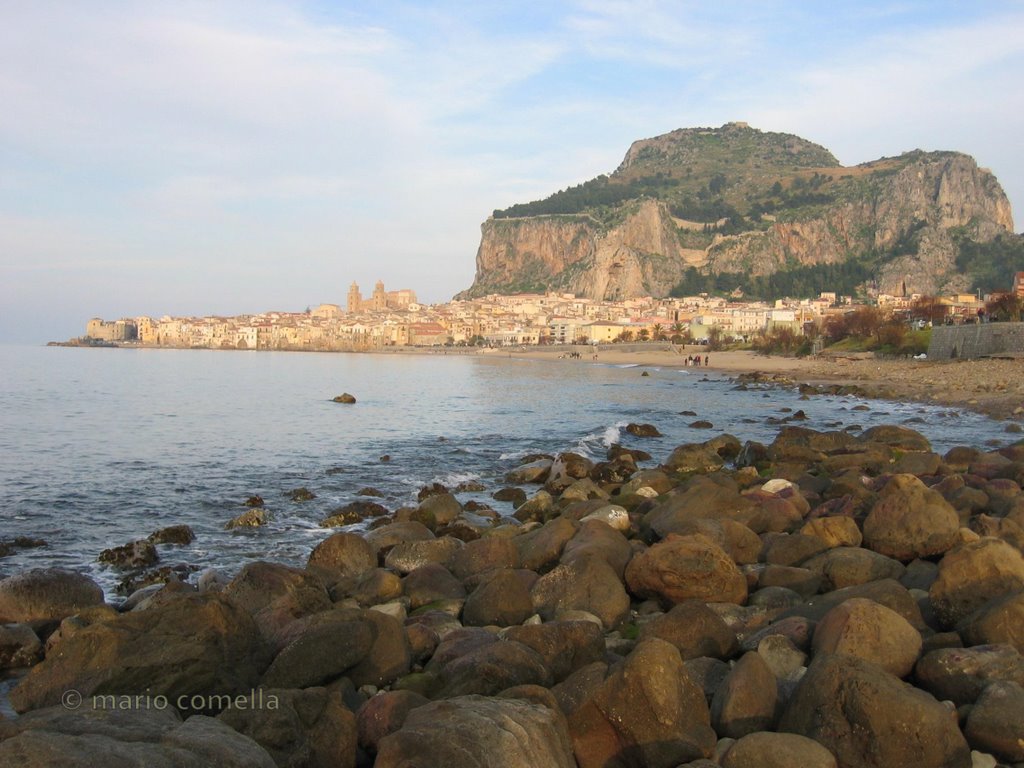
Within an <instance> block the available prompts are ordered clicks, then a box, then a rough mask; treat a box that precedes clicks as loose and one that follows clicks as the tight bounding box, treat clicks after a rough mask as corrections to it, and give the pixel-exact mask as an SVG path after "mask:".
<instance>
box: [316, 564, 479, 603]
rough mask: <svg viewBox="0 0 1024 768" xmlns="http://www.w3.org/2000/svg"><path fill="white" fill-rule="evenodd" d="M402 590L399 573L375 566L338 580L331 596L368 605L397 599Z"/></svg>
mask: <svg viewBox="0 0 1024 768" xmlns="http://www.w3.org/2000/svg"><path fill="white" fill-rule="evenodd" d="M402 591H403V582H402V579H401V578H400V577H399V576H398V574H397V573H394V572H393V571H389V570H387V569H385V568H373V569H371V570H369V571H363V572H362V573H360V574H359V575H357V576H350V577H348V578H345V579H342V580H341V581H338V582H336V583H335V584H334V585H333V586H332V587H331V590H330V596H331V599H332V600H333V601H334V602H336V603H338V602H341V601H342V600H345V599H346V598H352V599H353V600H355V601H356V602H357V603H359V605H361V606H363V607H367V606H371V605H377V604H378V603H386V602H388V601H390V600H397V599H398V598H399V597H401V596H402ZM463 594H465V593H463ZM410 599H412V598H411V597H410ZM426 602H431V600H427V601H426ZM417 607H418V606H417Z"/></svg>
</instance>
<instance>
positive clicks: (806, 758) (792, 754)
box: [721, 732, 836, 768]
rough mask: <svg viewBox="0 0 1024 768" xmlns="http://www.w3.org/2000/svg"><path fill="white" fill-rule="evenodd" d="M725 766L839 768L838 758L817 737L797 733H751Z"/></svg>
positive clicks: (727, 757) (736, 746) (731, 750)
mask: <svg viewBox="0 0 1024 768" xmlns="http://www.w3.org/2000/svg"><path fill="white" fill-rule="evenodd" d="M721 765H722V768H795V766H800V768H836V758H835V756H834V755H833V754H832V753H831V752H829V751H828V750H827V749H825V747H823V746H821V744H819V743H818V742H816V741H814V740H813V739H808V738H806V737H804V736H798V735H797V734H795V733H767V732H765V733H751V734H749V735H747V736H744V737H743V738H741V739H738V740H737V741H736V743H735V744H733V745H732V746H731V747H729V750H728V751H727V752H726V753H725V756H724V757H723V758H722V763H721Z"/></svg>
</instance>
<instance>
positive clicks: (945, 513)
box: [864, 475, 960, 562]
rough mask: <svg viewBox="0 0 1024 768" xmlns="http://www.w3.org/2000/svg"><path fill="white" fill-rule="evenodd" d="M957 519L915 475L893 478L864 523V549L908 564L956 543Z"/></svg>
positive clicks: (945, 502) (942, 550) (879, 495)
mask: <svg viewBox="0 0 1024 768" xmlns="http://www.w3.org/2000/svg"><path fill="white" fill-rule="evenodd" d="M959 528H960V518H959V517H958V516H957V514H956V510H955V509H953V507H951V506H950V505H949V503H948V502H947V501H946V500H945V499H944V498H942V495H941V494H940V493H938V492H937V491H934V490H932V489H930V488H928V487H926V486H925V484H924V483H922V482H921V481H920V480H919V479H918V478H916V477H915V476H914V475H893V477H892V478H891V479H890V480H889V482H888V483H886V484H885V487H884V488H882V490H881V492H880V493H879V494H878V500H877V501H876V502H875V504H874V506H873V507H872V508H871V512H869V513H868V516H867V518H866V519H865V520H864V546H866V547H867V548H868V549H871V550H873V551H875V552H878V553H880V554H883V555H886V556H888V557H892V558H895V559H896V560H902V561H904V562H909V561H911V560H913V559H915V558H918V557H930V556H932V555H940V554H942V553H943V552H946V551H947V550H949V549H951V548H952V547H953V546H954V545H955V544H956V543H957V531H958V530H959Z"/></svg>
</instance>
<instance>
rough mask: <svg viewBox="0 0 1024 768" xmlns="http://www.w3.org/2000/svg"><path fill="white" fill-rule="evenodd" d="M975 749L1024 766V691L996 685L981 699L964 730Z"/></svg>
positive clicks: (1011, 686)
mask: <svg viewBox="0 0 1024 768" xmlns="http://www.w3.org/2000/svg"><path fill="white" fill-rule="evenodd" d="M964 734H965V735H966V736H967V741H969V742H970V744H971V746H972V747H974V749H976V750H979V751H981V752H987V753H989V754H992V755H995V756H996V757H998V758H999V759H1000V760H1003V761H1004V762H1007V763H1022V762H1024V688H1022V687H1021V686H1020V685H1019V684H1017V683H1013V682H995V683H992V684H991V685H989V686H988V687H987V688H986V689H985V690H984V691H983V692H982V694H981V696H979V697H978V700H977V701H976V702H975V703H974V706H973V707H972V708H971V712H970V714H969V715H968V716H967V725H966V727H965V728H964Z"/></svg>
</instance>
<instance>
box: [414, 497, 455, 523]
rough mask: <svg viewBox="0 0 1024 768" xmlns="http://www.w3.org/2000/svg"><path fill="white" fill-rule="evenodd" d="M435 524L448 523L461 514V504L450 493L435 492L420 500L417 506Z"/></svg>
mask: <svg viewBox="0 0 1024 768" xmlns="http://www.w3.org/2000/svg"><path fill="white" fill-rule="evenodd" d="M417 509H418V511H419V512H420V514H422V515H426V516H427V518H428V519H430V520H433V521H434V523H435V524H436V525H437V526H442V525H450V524H451V523H452V522H454V520H455V519H456V518H457V517H458V516H459V515H461V514H462V504H460V503H459V500H458V499H456V498H455V497H454V496H452V494H450V493H435V494H433V495H431V496H428V497H427V498H425V499H423V501H421V502H420V505H419V507H418V508H417Z"/></svg>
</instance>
